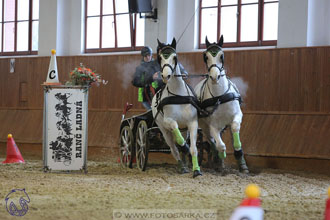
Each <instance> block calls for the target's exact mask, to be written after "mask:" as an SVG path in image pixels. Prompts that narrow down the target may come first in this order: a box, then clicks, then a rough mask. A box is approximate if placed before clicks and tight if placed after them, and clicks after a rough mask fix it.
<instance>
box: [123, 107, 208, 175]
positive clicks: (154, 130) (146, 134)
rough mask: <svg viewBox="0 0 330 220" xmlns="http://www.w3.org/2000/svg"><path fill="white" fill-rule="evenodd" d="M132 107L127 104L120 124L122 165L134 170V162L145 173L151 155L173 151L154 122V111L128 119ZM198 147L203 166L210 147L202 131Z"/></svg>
mask: <svg viewBox="0 0 330 220" xmlns="http://www.w3.org/2000/svg"><path fill="white" fill-rule="evenodd" d="M131 107H132V105H131V104H128V103H126V105H125V107H124V111H123V114H122V120H121V124H120V140H119V152H120V163H121V165H122V166H123V167H129V168H133V162H134V161H136V165H137V168H138V169H139V170H141V171H145V170H146V167H147V163H148V155H149V153H166V154H170V153H171V150H170V148H169V146H168V145H167V144H166V142H165V140H164V137H163V135H162V133H161V131H160V130H159V127H158V126H157V124H156V123H155V122H154V119H153V116H152V111H151V110H149V111H147V112H144V113H142V114H139V115H134V116H132V117H127V118H126V113H127V112H128V111H129V109H130V108H131ZM197 146H198V149H199V163H200V164H201V163H202V160H203V153H204V151H205V150H206V151H207V152H209V145H208V143H207V142H203V135H202V133H201V131H199V132H198V139H197Z"/></svg>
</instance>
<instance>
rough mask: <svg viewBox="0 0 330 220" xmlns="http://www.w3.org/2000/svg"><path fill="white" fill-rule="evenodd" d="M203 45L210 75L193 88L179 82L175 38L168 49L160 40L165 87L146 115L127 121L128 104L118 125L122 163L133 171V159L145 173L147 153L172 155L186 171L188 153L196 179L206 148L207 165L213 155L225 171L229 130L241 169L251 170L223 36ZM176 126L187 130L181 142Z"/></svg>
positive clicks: (239, 101)
mask: <svg viewBox="0 0 330 220" xmlns="http://www.w3.org/2000/svg"><path fill="white" fill-rule="evenodd" d="M205 42H206V46H207V49H206V51H205V52H204V53H203V59H204V62H205V64H206V67H207V69H208V74H207V77H206V79H203V80H202V81H200V82H199V83H198V84H197V85H196V86H195V88H194V89H192V88H191V87H190V86H189V85H188V84H187V83H186V82H185V81H184V80H183V77H184V75H182V74H181V71H180V68H179V65H177V64H178V59H177V54H176V40H175V38H173V41H172V43H171V44H167V45H166V44H164V43H161V42H160V41H159V40H158V49H157V56H158V57H157V60H158V62H159V64H160V69H161V76H162V79H163V81H164V82H165V86H164V87H163V88H162V89H161V91H159V92H158V93H157V94H156V95H155V96H154V97H153V98H152V105H151V106H152V110H150V111H147V112H145V113H143V114H141V115H137V116H134V117H131V118H127V119H125V116H126V113H127V111H128V110H129V108H130V107H131V105H128V104H127V105H126V107H125V109H124V113H123V116H122V117H123V118H122V123H121V126H120V161H121V163H122V164H123V165H124V166H126V167H130V168H132V163H133V160H134V157H135V156H136V161H137V167H138V168H139V169H140V170H142V171H143V170H145V169H146V165H147V161H148V154H149V152H166V153H170V152H171V153H172V155H173V157H174V158H175V159H176V161H177V163H178V167H179V169H180V172H181V173H186V172H188V167H187V164H186V163H185V159H184V158H185V155H186V153H187V152H188V151H189V152H190V155H191V160H189V161H191V162H192V165H193V166H192V170H193V178H195V177H197V176H201V175H202V173H201V172H200V167H199V165H200V164H201V162H202V160H203V152H204V149H205V150H206V151H207V152H208V154H209V157H208V163H210V162H211V161H210V155H211V159H214V158H218V159H219V161H221V162H220V165H221V169H223V168H224V159H225V158H226V145H225V143H224V142H223V141H222V137H221V134H222V132H223V130H224V129H225V128H226V127H227V126H230V129H231V134H232V145H233V147H234V156H235V159H236V161H237V163H238V167H239V170H240V172H243V173H248V172H249V171H248V167H247V165H246V162H245V159H244V154H243V150H242V146H241V142H240V137H239V131H240V125H241V122H242V117H243V114H242V111H241V109H240V103H241V96H240V94H239V91H238V89H237V87H236V85H235V84H234V83H232V82H231V81H230V80H229V78H228V77H227V76H226V71H225V69H224V53H223V51H222V45H223V36H221V38H220V39H219V41H218V42H217V43H212V44H211V43H210V42H209V41H208V39H207V37H206V39H205ZM202 112H204V114H201V113H202ZM159 113H160V114H159ZM157 116H158V117H157ZM156 124H157V125H156ZM198 127H200V128H201V129H202V131H201V130H200V129H199V128H198ZM180 128H187V132H186V133H187V134H188V135H186V137H185V138H184V137H183V135H182V134H181V132H182V131H181V130H180ZM202 134H204V135H205V139H206V140H207V141H206V142H203V135H202ZM187 136H189V138H187ZM189 141H190V144H189ZM187 148H189V150H187ZM185 149H186V150H185ZM211 149H212V152H211ZM215 149H216V150H215ZM180 150H181V152H182V154H181V155H180V152H179V151H180ZM198 152H199V153H198ZM212 154H213V155H212ZM212 162H213V161H212Z"/></svg>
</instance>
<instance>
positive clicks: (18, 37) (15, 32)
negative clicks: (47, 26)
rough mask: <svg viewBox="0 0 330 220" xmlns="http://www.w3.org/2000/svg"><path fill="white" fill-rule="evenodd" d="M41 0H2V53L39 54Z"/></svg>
mask: <svg viewBox="0 0 330 220" xmlns="http://www.w3.org/2000/svg"><path fill="white" fill-rule="evenodd" d="M38 28H39V0H0V55H2V56H7V55H28V54H37V51H38Z"/></svg>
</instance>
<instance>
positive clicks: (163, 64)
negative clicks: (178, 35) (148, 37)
mask: <svg viewBox="0 0 330 220" xmlns="http://www.w3.org/2000/svg"><path fill="white" fill-rule="evenodd" d="M157 41H158V46H157V60H158V63H159V65H160V70H161V76H162V79H163V81H164V82H165V83H167V82H168V80H169V79H170V77H171V76H172V75H173V74H174V73H175V72H176V68H177V64H178V59H177V55H176V40H175V38H173V40H172V43H171V44H167V45H166V44H164V43H161V42H160V41H159V40H158V39H157Z"/></svg>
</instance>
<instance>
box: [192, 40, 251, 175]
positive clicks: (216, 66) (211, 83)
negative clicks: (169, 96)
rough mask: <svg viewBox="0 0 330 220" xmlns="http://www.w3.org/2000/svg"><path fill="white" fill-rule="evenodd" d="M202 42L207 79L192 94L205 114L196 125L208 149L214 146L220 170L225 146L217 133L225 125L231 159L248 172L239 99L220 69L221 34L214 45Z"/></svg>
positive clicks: (237, 92) (235, 88)
mask: <svg viewBox="0 0 330 220" xmlns="http://www.w3.org/2000/svg"><path fill="white" fill-rule="evenodd" d="M205 43H206V48H207V49H206V51H205V52H204V53H203V55H204V62H205V64H206V66H207V69H208V77H207V78H206V79H204V80H202V81H201V82H199V83H198V84H197V85H196V87H195V92H196V94H197V98H198V100H199V101H200V103H201V108H202V109H204V110H206V111H208V112H209V115H208V116H207V117H204V118H200V119H199V126H200V128H202V132H203V134H204V135H205V136H206V138H207V139H208V141H209V142H210V144H211V146H213V147H214V145H215V148H216V149H217V151H218V155H219V158H220V159H221V166H222V168H223V160H224V159H225V158H226V145H225V143H224V142H223V141H222V139H221V132H222V131H223V130H224V129H225V128H226V126H230V128H231V133H232V140H233V146H234V156H235V158H236V160H237V162H238V165H239V170H240V172H243V173H248V172H249V170H248V167H247V165H246V162H245V159H244V155H243V151H242V146H241V141H240V137H239V131H240V127H241V122H242V117H243V113H242V111H241V108H240V101H241V96H240V94H239V91H238V89H237V87H236V86H235V84H234V83H232V82H231V81H230V80H229V79H228V78H227V76H226V72H225V70H224V66H223V65H224V53H223V51H222V44H223V36H222V35H221V38H220V40H219V41H218V43H212V44H210V42H209V41H208V39H207V37H206V39H205ZM214 141H215V143H214Z"/></svg>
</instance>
